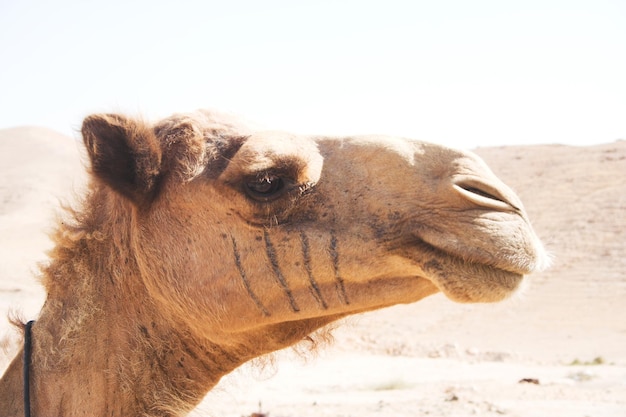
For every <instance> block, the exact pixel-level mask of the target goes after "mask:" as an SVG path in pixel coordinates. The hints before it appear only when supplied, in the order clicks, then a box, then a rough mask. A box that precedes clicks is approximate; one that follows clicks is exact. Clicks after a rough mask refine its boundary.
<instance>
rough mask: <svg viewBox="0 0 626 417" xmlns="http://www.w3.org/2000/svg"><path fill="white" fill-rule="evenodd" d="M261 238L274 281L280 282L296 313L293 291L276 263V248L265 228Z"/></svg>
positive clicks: (297, 309)
mask: <svg viewBox="0 0 626 417" xmlns="http://www.w3.org/2000/svg"><path fill="white" fill-rule="evenodd" d="M263 238H264V240H265V252H266V253H267V258H268V259H269V261H270V264H271V265H272V269H273V270H274V275H275V276H276V281H278V284H280V286H281V288H282V289H283V291H285V295H286V296H287V298H288V299H289V305H290V306H291V309H292V310H293V311H294V312H295V313H297V312H298V311H300V307H298V304H296V300H295V298H294V297H293V293H292V292H291V288H289V284H287V280H286V279H285V276H284V275H283V273H282V271H281V269H280V265H278V257H277V256H276V249H274V245H273V244H272V240H271V239H270V235H269V233H268V232H267V229H266V230H264V231H263Z"/></svg>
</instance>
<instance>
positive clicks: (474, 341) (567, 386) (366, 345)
mask: <svg viewBox="0 0 626 417" xmlns="http://www.w3.org/2000/svg"><path fill="white" fill-rule="evenodd" d="M79 149H80V147H79V146H78V144H77V142H76V141H74V140H73V139H71V138H68V137H65V136H62V135H60V134H58V133H55V132H53V131H50V130H46V129H42V128H35V127H29V128H16V129H8V130H0V315H2V316H6V314H7V312H8V311H9V309H16V310H19V311H22V312H23V315H24V316H25V317H27V318H31V317H35V316H36V313H37V311H38V309H39V307H40V305H41V303H42V302H43V297H44V294H43V291H42V289H41V288H40V287H39V285H38V283H37V278H36V274H37V263H38V262H41V261H45V250H46V249H47V248H49V246H50V242H49V240H48V239H47V237H46V233H47V231H48V230H49V229H50V228H51V226H52V225H53V219H54V215H55V211H57V210H58V207H59V200H61V201H71V200H72V199H73V193H74V192H75V191H76V190H80V188H81V186H82V184H83V182H84V178H85V174H84V171H83V168H82V165H81V158H80V152H79ZM477 153H478V154H479V155H481V156H482V157H483V158H484V159H485V160H486V161H487V162H488V163H489V165H490V166H491V167H492V169H493V170H494V171H495V172H496V173H497V174H498V175H499V176H500V177H501V178H502V179H503V180H504V181H505V182H506V183H508V184H509V185H510V186H512V188H514V189H515V190H516V191H517V192H518V194H519V195H520V196H521V197H522V200H523V201H524V202H525V205H526V208H527V210H528V212H529V215H530V217H531V219H532V220H533V223H534V225H535V229H536V231H537V233H538V234H539V235H540V237H541V238H542V239H543V241H544V242H545V244H546V246H547V247H548V249H549V250H550V251H551V252H552V253H553V255H554V266H553V267H552V268H551V269H550V270H549V271H546V272H544V273H541V274H538V275H536V276H534V277H532V279H531V280H530V281H531V282H530V286H529V288H528V289H527V290H526V293H525V294H524V295H523V296H520V297H518V298H516V299H514V300H510V301H508V302H505V303H501V304H496V305H460V304H454V303H452V302H450V301H448V300H447V299H445V298H444V297H443V296H441V295H436V296H433V297H431V298H429V299H426V300H423V301H422V302H419V303H416V304H412V305H402V306H396V307H393V308H389V309H386V310H381V311H377V312H373V313H368V314H365V315H361V316H357V317H354V318H351V319H349V320H348V321H347V322H346V323H345V324H344V325H343V326H341V327H340V328H339V329H338V330H336V331H335V339H336V341H335V343H334V344H333V345H332V346H330V347H327V348H325V349H324V350H323V351H321V352H319V357H316V358H311V359H309V360H308V361H307V363H303V360H302V359H301V358H299V357H294V356H293V355H290V354H289V353H281V354H279V355H278V356H279V357H281V358H282V359H281V360H279V361H278V362H277V365H276V369H271V370H265V371H261V370H259V369H257V368H254V367H250V366H245V367H243V368H242V369H240V370H238V371H236V372H235V373H234V374H232V375H230V376H228V377H226V378H225V379H224V381H223V383H221V384H220V386H219V387H218V389H217V390H215V391H214V392H212V393H211V394H209V396H208V397H207V399H206V401H205V402H204V403H203V405H202V406H201V407H200V409H199V411H198V412H197V415H215V416H218V415H219V416H233V417H234V416H237V417H239V416H242V415H250V414H251V413H252V412H255V411H258V409H259V402H261V408H262V410H263V411H264V412H267V413H270V414H271V415H272V416H370V415H371V416H374V415H376V416H380V415H388V416H415V415H437V416H467V415H483V416H491V415H510V416H548V415H549V416H624V415H626V320H625V319H624V317H625V316H626V314H625V313H626V142H625V141H617V142H614V143H610V144H605V145H601V146H594V147H584V148H577V147H568V146H560V145H549V146H528V147H499V148H481V149H478V150H477ZM3 334H9V335H10V334H11V332H10V330H9V326H8V324H7V323H6V321H0V338H2V335H3ZM5 340H6V339H5ZM4 344H7V343H6V342H5V343H4ZM9 350H10V349H9ZM523 378H529V379H537V380H538V382H539V384H533V383H519V381H520V380H521V379H523Z"/></svg>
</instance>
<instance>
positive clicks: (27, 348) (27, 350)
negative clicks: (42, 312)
mask: <svg viewBox="0 0 626 417" xmlns="http://www.w3.org/2000/svg"><path fill="white" fill-rule="evenodd" d="M34 323H35V320H31V321H29V322H28V323H26V326H24V367H23V368H22V369H23V371H24V377H23V378H24V417H31V416H30V357H31V354H32V348H33V347H32V332H31V329H32V327H33V324H34Z"/></svg>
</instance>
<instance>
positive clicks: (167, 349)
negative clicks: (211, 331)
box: [0, 300, 239, 416]
mask: <svg viewBox="0 0 626 417" xmlns="http://www.w3.org/2000/svg"><path fill="white" fill-rule="evenodd" d="M63 304H64V303H58V302H52V301H51V300H48V301H47V302H46V305H45V306H44V308H43V310H42V314H41V316H40V318H39V319H38V320H37V322H36V323H35V325H34V326H33V328H32V357H31V364H32V365H31V371H30V384H31V387H30V394H31V400H30V403H31V410H32V415H33V416H44V415H45V416H54V415H59V416H61V415H93V416H99V415H102V416H104V415H106V416H128V415H146V416H174V415H180V414H178V413H181V412H184V411H185V410H186V411H189V410H191V409H192V408H193V407H194V406H196V405H197V404H198V403H199V402H200V401H201V400H202V398H203V397H204V395H205V394H206V392H208V390H209V389H211V388H212V387H213V386H214V385H215V384H216V383H217V382H218V381H219V379H220V378H221V376H222V375H224V374H226V373H228V372H230V371H231V370H232V369H234V367H236V366H237V365H238V363H239V361H237V360H236V359H234V358H232V357H230V356H228V355H225V354H224V351H222V349H221V348H219V347H217V346H214V345H211V344H208V343H205V344H203V343H198V342H197V340H196V339H194V338H192V337H189V335H185V334H184V333H183V332H180V331H178V330H177V329H175V328H172V327H171V326H168V325H167V324H166V323H164V322H163V321H161V320H159V317H158V315H157V314H151V312H149V311H145V310H144V313H145V315H144V318H146V317H147V318H149V320H137V319H135V320H130V319H129V318H124V319H121V318H120V319H118V320H111V319H112V317H111V314H110V312H109V313H105V312H104V311H101V312H96V313H93V314H92V315H91V316H90V317H86V318H84V322H83V323H82V326H78V327H73V328H68V327H67V326H65V327H64V326H59V323H73V324H74V326H76V324H77V323H76V320H77V319H76V318H75V317H70V316H68V315H62V314H59V313H60V312H61V311H63V309H58V308H56V307H61V306H62V305H63ZM146 310H147V309H146ZM66 311H67V310H66ZM152 313H154V312H152ZM105 317H106V320H105ZM22 354H23V352H20V354H19V355H18V356H17V357H16V358H15V359H14V361H13V362H12V363H11V365H10V366H9V368H8V369H7V371H6V373H5V375H4V377H3V378H2V379H1V380H0V408H2V409H3V414H2V415H3V416H4V415H8V416H24V415H25V414H24V403H23V398H24V397H23V384H24V379H23V374H22ZM173 410H176V411H173Z"/></svg>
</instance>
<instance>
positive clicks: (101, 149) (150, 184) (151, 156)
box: [81, 114, 162, 206]
mask: <svg viewBox="0 0 626 417" xmlns="http://www.w3.org/2000/svg"><path fill="white" fill-rule="evenodd" d="M81 131H82V135H83V141H84V142H85V146H86V148H87V152H88V154H89V159H90V160H91V169H92V173H93V175H94V176H95V177H96V178H98V179H100V180H101V181H102V182H104V183H105V184H107V185H108V186H109V187H111V188H112V189H113V190H115V191H116V192H118V193H119V194H121V195H122V196H124V197H126V198H128V199H130V200H131V201H132V202H133V203H135V204H136V205H138V206H144V205H146V204H148V203H150V202H151V201H152V199H153V198H154V197H155V196H156V192H157V189H158V185H159V180H160V177H161V156H162V155H161V146H160V143H159V141H158V139H157V138H156V136H155V134H154V132H153V130H152V129H151V128H150V127H149V126H147V125H146V124H144V123H143V122H141V121H137V120H134V119H130V118H127V117H125V116H121V115H116V114H96V115H92V116H88V117H87V118H86V119H85V120H84V121H83V127H82V129H81Z"/></svg>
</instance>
